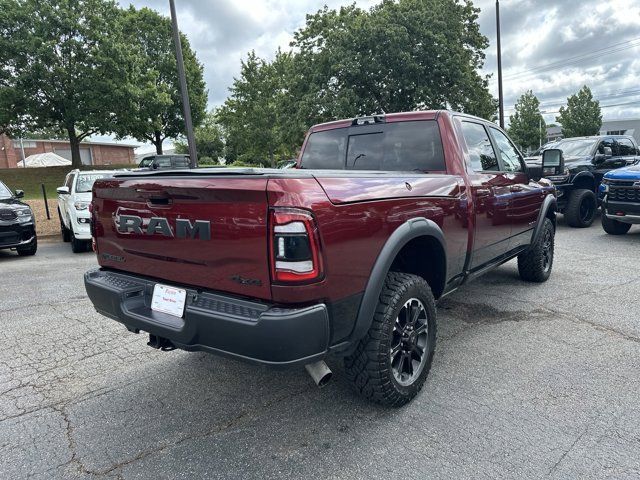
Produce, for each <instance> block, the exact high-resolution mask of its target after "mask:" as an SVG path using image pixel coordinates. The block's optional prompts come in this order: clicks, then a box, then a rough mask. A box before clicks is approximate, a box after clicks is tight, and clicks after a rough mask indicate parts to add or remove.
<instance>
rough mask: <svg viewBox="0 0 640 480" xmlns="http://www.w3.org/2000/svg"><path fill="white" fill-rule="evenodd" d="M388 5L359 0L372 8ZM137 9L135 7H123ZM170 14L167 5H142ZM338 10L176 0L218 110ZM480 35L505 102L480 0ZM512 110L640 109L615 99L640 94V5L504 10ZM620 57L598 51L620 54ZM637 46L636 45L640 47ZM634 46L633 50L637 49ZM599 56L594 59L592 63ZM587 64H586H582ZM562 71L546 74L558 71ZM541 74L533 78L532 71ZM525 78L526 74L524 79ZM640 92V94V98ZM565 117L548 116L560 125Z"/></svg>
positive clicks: (591, 1)
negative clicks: (582, 103) (308, 24)
mask: <svg viewBox="0 0 640 480" xmlns="http://www.w3.org/2000/svg"><path fill="white" fill-rule="evenodd" d="M378 1H379V0H359V1H356V3H357V4H358V5H359V6H360V7H362V8H369V7H370V6H372V5H373V4H375V3H378ZM120 3H121V5H123V6H127V5H128V2H126V1H121V2H120ZM132 3H133V5H135V6H136V7H138V8H140V7H142V6H148V7H150V8H154V9H156V10H158V11H159V12H161V13H162V14H164V15H169V7H168V1H166V0H133V2H132ZM325 3H326V4H328V6H329V7H330V8H336V7H339V6H341V5H348V4H350V3H352V2H351V0H327V1H322V0H320V1H318V0H306V1H303V0H242V1H237V0H176V8H177V12H178V21H179V24H180V29H181V30H182V31H183V32H184V33H185V34H186V35H187V37H188V38H189V41H190V42H191V45H192V46H193V48H194V49H195V50H196V52H197V55H198V58H199V59H200V61H201V62H202V63H203V64H204V66H205V80H206V82H207V86H208V88H209V105H210V106H215V105H220V104H221V103H222V102H223V101H224V99H225V98H226V97H227V95H228V88H229V87H230V86H231V84H232V82H233V78H234V76H237V75H238V74H239V72H240V61H241V59H242V58H244V57H246V54H247V53H248V52H249V51H250V50H252V49H253V50H255V51H256V53H257V54H258V55H259V56H261V57H265V58H272V57H273V54H274V53H275V51H276V49H277V48H278V47H282V48H287V47H288V44H289V42H290V41H291V38H292V34H293V32H294V31H295V30H296V29H297V28H300V27H301V26H303V25H304V22H305V15H306V14H307V13H313V12H316V11H317V10H319V9H320V8H322V7H323V6H324V4H325ZM475 5H476V6H477V7H479V8H480V9H481V13H480V16H479V23H480V29H481V31H482V33H483V34H485V35H486V36H487V37H488V38H489V40H490V46H489V48H488V49H487V51H486V63H485V67H484V69H483V72H484V73H486V74H493V78H492V80H491V82H490V88H491V92H492V94H493V95H494V96H496V97H497V95H498V88H497V74H496V43H495V40H496V35H495V1H494V0H477V1H476V2H475ZM500 13H501V26H502V47H503V51H502V62H503V74H504V82H503V83H504V93H505V107H507V115H508V114H509V113H510V111H509V109H510V108H512V106H513V105H514V103H515V101H516V99H517V98H518V97H519V96H520V95H521V94H522V93H524V91H526V90H527V89H533V91H534V93H536V94H537V95H538V97H539V98H540V100H541V101H542V102H543V104H545V105H546V107H548V108H546V107H545V109H546V110H548V111H550V112H551V111H556V110H557V109H558V108H559V106H560V104H561V103H562V100H563V99H564V98H566V97H567V96H568V95H570V94H572V93H575V92H576V91H577V90H578V89H579V88H580V87H581V86H582V85H583V84H586V85H588V86H589V87H591V89H592V90H593V92H594V94H595V95H596V97H598V96H603V99H602V101H601V104H602V105H607V104H614V103H615V104H617V103H625V102H631V101H634V100H635V101H638V102H640V95H631V94H627V95H620V96H617V97H611V96H607V95H610V94H611V93H612V92H623V93H624V92H625V91H629V90H633V89H634V87H635V84H637V80H636V79H637V78H638V77H639V76H640V65H638V61H637V60H636V59H637V58H640V40H638V41H637V42H636V44H633V43H631V42H629V41H630V40H632V39H635V38H638V39H640V28H639V24H638V19H639V18H640V0H609V1H607V2H602V1H601V0H597V1H596V0H585V1H583V2H575V1H573V0H503V1H502V2H501V4H500ZM621 42H629V43H627V44H622V45H619V47H618V49H615V48H614V49H609V50H602V52H601V54H600V55H598V52H597V50H599V49H600V50H601V49H603V48H604V47H608V46H610V45H615V44H619V43H621ZM634 45H635V46H634ZM629 47H633V48H629ZM592 52H596V54H593V55H591V56H586V55H585V54H589V53H592ZM580 55H582V56H583V57H582V58H575V57H577V56H580ZM558 62H559V64H558V65H556V67H555V68H552V69H546V70H544V69H540V68H539V67H541V66H545V65H549V64H555V63H558ZM527 70H531V71H527ZM523 72H524V73H523ZM639 88H640V87H639ZM636 90H637V89H636ZM603 113H604V116H605V118H621V117H640V103H638V104H636V105H629V106H622V107H612V108H605V109H603ZM554 116H555V114H553V113H550V114H547V115H546V119H547V120H548V121H553V120H554V118H553V117H554Z"/></svg>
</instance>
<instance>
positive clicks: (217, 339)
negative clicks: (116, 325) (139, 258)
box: [84, 269, 329, 366]
mask: <svg viewBox="0 0 640 480" xmlns="http://www.w3.org/2000/svg"><path fill="white" fill-rule="evenodd" d="M84 282H85V288H86V290H87V294H88V295H89V298H90V299H91V301H92V302H93V305H94V307H95V308H96V310H97V311H98V312H99V313H101V314H103V315H105V316H107V317H109V318H112V319H114V320H116V321H118V322H120V323H122V324H124V325H125V326H126V327H127V328H128V329H129V330H131V331H134V332H137V331H140V330H142V331H145V332H148V333H150V334H152V335H155V336H157V337H161V338H165V339H168V340H169V341H171V343H172V344H173V345H175V346H176V347H178V348H181V349H183V350H193V351H205V352H209V353H214V354H219V355H224V356H230V357H234V358H238V359H241V360H246V361H250V362H253V363H260V364H268V365H282V366H285V365H294V364H306V363H310V362H313V361H316V360H318V359H320V358H323V357H324V356H325V355H326V353H327V349H328V344H329V317H328V313H327V307H326V306H325V305H324V304H318V305H313V306H311V307H304V308H294V309H284V308H278V307H275V306H272V305H268V304H264V303H258V302H252V301H247V300H242V299H238V298H235V297H231V296H228V295H223V294H219V293H214V292H207V291H198V290H196V289H193V288H189V287H185V286H181V285H176V286H177V287H180V288H185V289H186V290H187V301H186V306H185V313H184V316H183V318H179V317H175V316H172V315H167V314H164V313H161V312H156V311H153V310H151V307H150V305H151V297H152V295H153V288H154V285H155V284H156V282H155V281H154V280H153V279H149V278H146V277H140V276H134V275H129V274H124V273H119V272H114V271H110V270H102V269H97V270H90V271H88V272H87V273H85V276H84ZM160 283H162V282H160Z"/></svg>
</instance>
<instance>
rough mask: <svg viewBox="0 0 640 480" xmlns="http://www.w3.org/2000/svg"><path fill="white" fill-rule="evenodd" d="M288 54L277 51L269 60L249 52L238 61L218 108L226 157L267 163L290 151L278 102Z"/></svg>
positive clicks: (284, 90)
mask: <svg viewBox="0 0 640 480" xmlns="http://www.w3.org/2000/svg"><path fill="white" fill-rule="evenodd" d="M291 58H292V56H291V54H289V53H282V52H280V51H279V52H277V54H276V57H275V59H274V61H273V62H267V61H265V60H263V59H261V58H259V57H258V56H257V55H256V54H255V52H253V51H252V52H250V53H249V55H248V56H247V59H246V60H243V61H242V67H241V69H240V76H239V78H236V79H234V82H233V86H232V87H231V88H230V91H231V94H230V95H229V97H228V98H227V100H226V101H225V103H224V105H223V106H222V108H221V109H220V111H219V114H218V120H219V122H220V124H221V125H222V126H223V128H224V131H225V134H226V138H227V153H228V155H227V159H228V160H230V159H234V161H235V160H237V161H241V162H244V163H252V164H258V163H262V164H265V163H270V164H271V166H275V162H276V158H283V157H286V156H290V155H291V154H292V151H293V149H294V148H295V146H290V145H287V142H286V140H285V139H284V136H283V125H284V124H285V123H286V120H285V119H284V118H283V109H282V105H283V103H284V98H285V97H286V96H287V95H288V90H287V78H288V77H287V73H288V72H289V65H290V62H291Z"/></svg>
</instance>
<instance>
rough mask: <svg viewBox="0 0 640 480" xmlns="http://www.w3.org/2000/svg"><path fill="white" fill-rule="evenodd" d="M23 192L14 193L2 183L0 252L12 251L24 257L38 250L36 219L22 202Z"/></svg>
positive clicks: (0, 192)
mask: <svg viewBox="0 0 640 480" xmlns="http://www.w3.org/2000/svg"><path fill="white" fill-rule="evenodd" d="M22 197H24V192H23V191H22V190H16V191H14V192H12V191H11V190H10V189H9V187H7V186H6V185H5V184H4V183H3V182H1V181H0V250H3V249H12V250H16V251H17V252H18V255H20V256H22V257H24V256H28V255H35V253H36V251H37V250H38V237H37V236H36V218H35V216H34V214H33V211H32V210H31V207H30V206H29V205H27V204H26V203H24V202H23V201H22V200H20V199H21V198H22Z"/></svg>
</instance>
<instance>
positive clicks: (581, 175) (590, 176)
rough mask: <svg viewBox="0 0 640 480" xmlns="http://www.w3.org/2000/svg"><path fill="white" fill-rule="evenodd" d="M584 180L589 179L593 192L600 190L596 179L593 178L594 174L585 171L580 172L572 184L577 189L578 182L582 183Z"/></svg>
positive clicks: (572, 180)
mask: <svg viewBox="0 0 640 480" xmlns="http://www.w3.org/2000/svg"><path fill="white" fill-rule="evenodd" d="M583 178H587V179H589V182H590V183H591V185H592V188H591V190H592V191H595V190H597V188H598V185H597V182H596V177H594V176H593V173H591V172H589V171H586V170H583V171H582V172H578V173H577V174H576V175H575V176H574V177H573V178H572V179H571V184H572V185H573V186H574V187H575V186H576V183H577V182H580V181H581V180H582V179H583Z"/></svg>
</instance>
